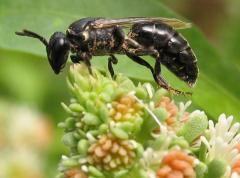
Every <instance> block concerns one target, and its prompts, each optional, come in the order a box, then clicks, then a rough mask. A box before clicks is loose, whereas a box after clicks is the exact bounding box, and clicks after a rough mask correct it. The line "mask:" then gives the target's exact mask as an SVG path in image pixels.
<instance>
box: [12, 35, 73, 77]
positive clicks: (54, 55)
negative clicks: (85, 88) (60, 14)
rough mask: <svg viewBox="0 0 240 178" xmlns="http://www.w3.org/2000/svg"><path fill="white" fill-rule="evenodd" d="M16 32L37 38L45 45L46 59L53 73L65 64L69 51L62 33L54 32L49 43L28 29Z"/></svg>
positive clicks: (56, 72) (68, 44)
mask: <svg viewBox="0 0 240 178" xmlns="http://www.w3.org/2000/svg"><path fill="white" fill-rule="evenodd" d="M16 34H17V35H20V36H28V37H32V38H37V39H39V40H40V41H41V42H42V43H43V44H44V45H45V46H46V51H47V56H48V61H49V64H50V65H51V67H52V69H53V71H54V72H55V74H58V73H59V72H60V71H61V69H62V68H63V67H64V66H65V64H66V62H67V59H68V54H69V51H70V42H69V41H68V39H67V38H66V35H65V34H64V33H62V32H55V33H54V34H53V35H52V36H51V37H50V40H49V43H48V42H47V40H46V39H45V38H43V37H42V36H40V35H38V34H36V33H34V32H31V31H28V30H23V31H22V32H16Z"/></svg>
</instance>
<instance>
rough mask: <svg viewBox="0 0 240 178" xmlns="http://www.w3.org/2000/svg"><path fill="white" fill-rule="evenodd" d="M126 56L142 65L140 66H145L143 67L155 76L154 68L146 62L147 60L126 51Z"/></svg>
mask: <svg viewBox="0 0 240 178" xmlns="http://www.w3.org/2000/svg"><path fill="white" fill-rule="evenodd" d="M126 55H127V56H128V57H129V58H130V59H132V60H133V61H134V62H136V63H138V64H140V65H143V66H145V67H147V68H148V69H149V70H150V71H151V73H152V75H154V70H153V67H152V66H151V65H150V64H149V63H148V62H147V61H145V60H144V59H142V58H141V57H139V56H137V55H135V54H133V53H130V52H127V51H126Z"/></svg>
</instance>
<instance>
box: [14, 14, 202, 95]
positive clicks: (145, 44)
mask: <svg viewBox="0 0 240 178" xmlns="http://www.w3.org/2000/svg"><path fill="white" fill-rule="evenodd" d="M188 27H190V25H189V23H185V22H182V21H180V20H177V19H168V18H161V17H155V18H145V17H130V18H123V19H105V18H91V17H89V18H83V19H80V20H77V21H75V22H73V23H72V24H71V25H70V26H69V28H68V29H67V31H66V34H64V33H62V32H55V33H54V34H53V35H52V36H51V38H50V40H49V42H47V40H46V39H45V38H43V37H42V36H40V35H38V34H36V33H34V32H31V31H28V30H23V31H22V32H16V34H17V35H20V36H28V37H33V38H37V39H39V40H40V41H41V42H42V43H43V44H44V45H45V46H46V51H47V56H48V60H49V63H50V65H51V67H52V69H53V71H54V72H55V73H56V74H58V73H59V72H60V71H61V69H62V68H63V67H64V66H65V64H66V61H67V59H68V55H69V52H71V53H72V54H71V56H70V58H71V60H72V62H73V63H79V62H84V63H85V64H86V65H87V66H88V68H89V71H90V72H91V63H90V60H91V58H92V56H105V55H108V56H109V58H108V69H109V72H110V73H111V75H112V77H114V70H113V66H112V65H113V64H117V62H118V60H117V58H116V57H115V56H114V54H124V55H127V56H128V57H129V58H130V59H132V60H133V61H134V62H136V63H138V64H140V65H143V66H145V67H147V68H148V69H149V70H150V71H151V73H152V75H153V77H154V80H155V81H156V83H157V84H158V85H159V86H161V87H163V88H165V89H167V90H168V91H173V92H175V93H176V94H190V93H188V92H182V91H179V90H177V89H174V88H172V87H171V86H169V85H168V83H167V82H166V81H165V80H164V78H163V77H162V76H161V75H160V74H161V64H163V65H165V66H166V67H167V68H168V69H169V70H170V71H172V72H173V73H174V74H175V75H176V76H177V77H179V78H180V79H181V80H183V81H185V82H186V83H187V84H188V85H189V86H193V85H194V84H195V82H196V79H197V76H198V67H197V59H196V57H195V55H194V53H193V51H192V49H191V47H190V46H189V44H188V42H187V41H186V40H185V39H184V38H183V37H182V36H181V35H180V34H179V33H178V32H177V31H176V30H175V29H178V28H188ZM126 28H128V29H129V31H128V32H127V33H125V32H124V29H126ZM146 55H148V56H152V57H153V58H155V65H154V67H152V66H151V65H150V64H149V63H148V62H147V61H145V60H144V59H142V58H141V57H140V56H146ZM126 67H127V66H126ZM129 70H131V69H129Z"/></svg>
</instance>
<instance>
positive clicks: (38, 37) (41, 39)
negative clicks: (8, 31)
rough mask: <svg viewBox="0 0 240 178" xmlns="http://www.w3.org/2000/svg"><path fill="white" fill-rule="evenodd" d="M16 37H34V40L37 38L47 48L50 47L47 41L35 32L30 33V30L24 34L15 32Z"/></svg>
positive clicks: (23, 32)
mask: <svg viewBox="0 0 240 178" xmlns="http://www.w3.org/2000/svg"><path fill="white" fill-rule="evenodd" d="M15 34H16V35H19V36H28V37H32V38H37V39H39V40H40V41H41V42H42V43H43V44H44V45H45V46H46V47H48V42H47V40H46V39H45V38H44V37H42V36H40V35H39V34H37V33H35V32H32V31H29V30H25V29H24V30H23V31H22V32H15Z"/></svg>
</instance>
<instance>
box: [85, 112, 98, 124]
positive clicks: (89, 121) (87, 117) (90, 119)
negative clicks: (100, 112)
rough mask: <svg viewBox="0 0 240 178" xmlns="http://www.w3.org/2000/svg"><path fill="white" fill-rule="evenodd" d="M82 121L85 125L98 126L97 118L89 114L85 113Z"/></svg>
mask: <svg viewBox="0 0 240 178" xmlns="http://www.w3.org/2000/svg"><path fill="white" fill-rule="evenodd" d="M82 120H83V122H84V123H86V124H87V125H99V124H100V120H99V118H98V117H97V116H95V115H94V114H91V113H85V114H84V116H83V118H82Z"/></svg>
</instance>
